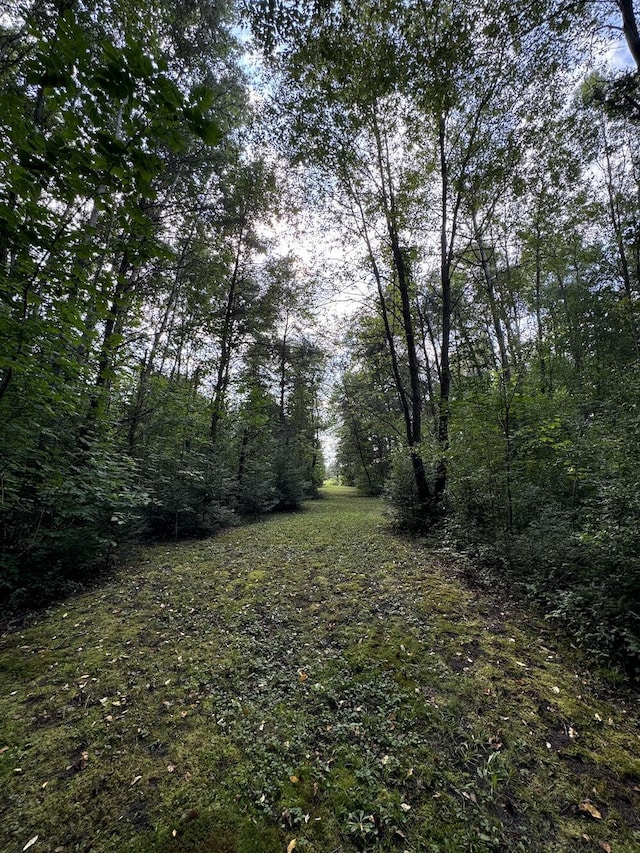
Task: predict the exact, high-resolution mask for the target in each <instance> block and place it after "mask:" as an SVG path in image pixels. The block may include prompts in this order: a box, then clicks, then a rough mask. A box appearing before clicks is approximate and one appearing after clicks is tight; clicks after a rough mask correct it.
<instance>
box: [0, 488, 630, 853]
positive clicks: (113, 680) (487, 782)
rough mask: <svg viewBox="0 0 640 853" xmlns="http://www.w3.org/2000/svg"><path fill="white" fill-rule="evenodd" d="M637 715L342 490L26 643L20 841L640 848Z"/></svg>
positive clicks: (3, 700) (234, 847)
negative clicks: (604, 695) (593, 813)
mask: <svg viewBox="0 0 640 853" xmlns="http://www.w3.org/2000/svg"><path fill="white" fill-rule="evenodd" d="M637 709H638V705H637V702H634V700H633V698H629V697H627V698H626V700H625V701H622V700H619V701H617V702H615V703H613V702H611V701H607V700H605V699H604V698H602V694H601V692H599V690H598V685H597V681H596V679H595V678H593V677H591V676H590V675H589V674H588V673H587V671H586V669H585V665H584V661H583V660H582V659H581V658H579V657H577V656H576V654H575V653H573V652H572V651H571V649H570V646H568V645H566V646H563V645H558V644H557V642H556V641H554V638H553V636H552V635H551V634H550V633H549V632H548V631H547V630H546V628H545V626H544V625H540V624H538V623H537V622H536V620H535V619H533V618H530V617H526V616H524V617H523V615H522V614H521V613H519V612H515V611H514V612H507V611H505V610H504V608H502V609H501V608H500V606H499V605H498V604H497V603H496V602H495V601H493V600H492V599H491V598H489V597H486V596H484V595H483V594H479V593H476V592H474V591H471V590H469V589H468V588H465V587H464V585H462V584H461V583H460V581H459V579H458V577H457V575H456V572H455V570H454V568H453V567H451V566H448V565H447V564H446V563H445V562H444V561H443V560H442V559H441V558H440V557H438V556H437V555H435V554H434V553H433V552H430V551H429V550H428V549H426V547H424V546H421V545H420V544H417V543H415V542H412V541H411V540H408V539H404V538H401V537H396V536H393V535H392V534H391V533H390V532H389V530H388V528H387V526H386V524H385V522H384V519H383V516H382V505H381V504H380V502H378V501H375V500H369V499H364V498H357V497H355V496H354V494H353V492H352V491H351V490H348V489H344V488H342V489H341V488H337V487H332V488H328V489H326V490H325V499H324V500H321V501H317V502H314V503H311V504H309V505H307V506H306V508H305V511H304V512H300V513H294V514H289V515H283V516H275V517H271V518H268V519H266V520H263V521H261V522H258V523H256V524H253V525H251V526H247V527H244V528H241V529H234V530H230V531H228V532H226V533H224V534H222V535H220V536H218V537H217V538H215V539H212V540H208V541H204V542H196V543H193V542H190V543H186V544H180V545H165V546H158V547H155V548H152V549H150V550H148V551H147V552H146V553H145V554H144V555H143V556H142V558H141V560H140V562H139V563H138V564H137V565H135V566H133V567H131V568H129V569H128V570H127V571H126V572H124V571H123V572H122V573H121V574H120V575H119V576H118V577H116V578H114V579H113V580H112V581H110V582H109V583H107V584H105V585H104V586H103V587H102V588H100V589H99V590H98V591H95V590H94V591H92V592H91V593H87V594H85V595H81V596H78V597H76V598H73V599H71V600H69V601H67V602H65V603H64V604H63V605H61V606H57V607H55V608H53V609H51V610H49V611H48V612H46V613H42V614H40V615H38V616H37V617H35V618H34V619H33V621H32V624H30V625H29V626H27V627H24V628H22V629H21V630H19V631H16V632H13V633H10V634H7V635H6V636H4V637H3V639H2V641H1V643H0V750H2V752H1V753H0V792H1V793H0V810H1V811H0V817H1V824H0V826H1V828H0V850H2V851H11V853H14V851H21V850H22V849H23V847H24V846H25V845H26V844H27V842H28V841H30V840H31V839H32V838H34V837H35V836H38V840H37V841H36V842H35V843H34V844H33V845H32V846H31V847H30V848H29V849H30V850H31V851H33V852H34V853H45V851H47V853H49V851H50V853H53V851H56V850H58V851H65V853H67V851H88V850H92V851H94V853H111V851H113V853H115V851H132V853H136V851H138V853H144V851H151V853H271V851H273V853H284V851H286V850H287V847H288V846H289V844H290V842H291V841H292V840H293V839H295V841H296V847H295V849H296V850H300V851H303V850H304V851H308V853H313V851H317V853H333V851H340V853H349V852H350V851H358V850H360V851H361V850H365V851H366V850H380V851H411V853H426V851H429V853H431V851H434V853H437V852H438V851H439V853H447V851H452V853H453V851H492V850H495V851H498V850H501V851H549V853H554V851H557V853H566V851H574V850H575V851H588V850H595V851H597V850H606V849H609V848H610V849H611V850H612V851H614V852H615V853H625V851H628V853H635V851H638V850H640V817H639V814H638V806H639V802H640V728H639V724H638V717H637ZM585 803H587V806H591V807H592V808H593V809H597V812H596V814H598V813H599V814H600V815H601V819H597V818H595V817H592V816H591V815H589V814H588V810H587V806H585V805H584V804H585ZM581 804H582V809H581V808H580V806H581ZM291 849H293V848H291Z"/></svg>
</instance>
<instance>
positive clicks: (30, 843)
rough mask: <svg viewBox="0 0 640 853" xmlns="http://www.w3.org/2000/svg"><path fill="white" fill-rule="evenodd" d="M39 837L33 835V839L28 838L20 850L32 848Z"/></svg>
mask: <svg viewBox="0 0 640 853" xmlns="http://www.w3.org/2000/svg"><path fill="white" fill-rule="evenodd" d="M39 837H40V836H39V835H34V836H33V838H30V839H29V840H28V841H27V843H26V844H25V845H24V847H23V848H22V849H23V850H28V849H29V848H30V847H33V845H34V844H35V843H36V841H37V840H38V838H39Z"/></svg>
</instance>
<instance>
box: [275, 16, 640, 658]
mask: <svg viewBox="0 0 640 853" xmlns="http://www.w3.org/2000/svg"><path fill="white" fill-rule="evenodd" d="M290 20H291V19H290ZM614 34H616V35H617V36H618V37H623V36H624V37H625V38H626V45H627V49H626V51H625V55H626V58H627V59H628V63H627V65H626V67H625V68H622V69H620V70H617V71H615V70H612V69H611V67H610V65H609V64H608V63H607V62H606V61H605V60H604V58H603V52H604V51H605V50H606V48H607V39H611V38H612V37H613V35H614ZM283 41H284V44H285V47H284V48H282V49H281V51H280V55H279V67H278V71H279V73H280V74H281V75H282V76H281V77H280V79H281V81H282V84H281V88H280V90H279V92H278V108H277V110H276V115H277V118H278V120H279V122H280V124H279V127H280V129H281V139H282V142H281V150H282V151H283V154H284V155H286V156H288V157H290V158H292V160H293V161H294V162H300V163H304V164H305V166H306V168H307V179H308V181H309V182H310V184H311V185H313V186H317V187H321V188H323V197H324V199H325V205H326V206H327V207H328V208H329V209H330V210H331V211H332V213H333V215H334V217H335V220H336V222H337V223H339V227H340V228H341V230H342V233H343V234H344V235H345V238H344V239H345V242H347V243H348V244H349V245H350V246H351V247H353V248H355V250H356V251H357V252H358V256H359V263H357V264H354V265H353V267H352V269H351V274H352V275H353V277H354V278H358V279H359V280H361V281H363V282H368V286H369V292H370V294H371V295H370V298H369V300H368V302H367V304H366V305H365V306H364V308H363V310H362V311H361V312H359V313H358V315H357V317H356V318H355V319H354V320H353V321H352V325H351V328H350V330H349V335H348V337H349V347H348V348H349V363H348V367H347V370H346V372H345V373H344V375H343V377H342V380H341V382H340V385H339V388H338V390H337V393H336V395H335V407H336V410H337V412H338V416H339V435H340V444H339V449H338V473H339V475H340V477H341V478H342V480H343V481H344V482H346V483H351V484H355V485H357V486H358V487H359V488H360V489H362V490H363V491H365V492H368V493H371V494H385V495H386V496H387V497H389V498H390V500H391V502H392V506H393V509H394V514H395V519H396V522H397V523H398V525H399V526H400V527H402V528H403V529H407V528H411V529H414V530H419V531H422V532H427V533H428V534H430V535H432V536H434V537H436V538H438V539H440V540H443V539H444V541H445V542H447V543H448V544H450V545H451V544H453V545H454V546H455V547H457V548H459V549H464V550H467V551H468V553H469V554H470V556H471V560H470V561H469V565H470V566H474V568H473V570H472V571H473V573H474V574H475V576H476V577H477V578H479V579H480V580H483V581H486V582H487V583H490V584H492V585H495V584H496V583H497V584H499V585H501V586H502V587H503V588H504V589H506V590H508V591H511V590H515V589H518V590H519V591H521V592H524V593H526V594H528V595H531V596H533V597H535V598H536V599H538V601H539V602H541V603H542V605H543V608H544V611H545V613H546V614H547V615H548V616H549V617H550V618H553V619H558V620H560V621H562V623H563V624H564V625H565V626H568V627H569V628H570V630H571V631H572V633H573V634H574V636H576V637H577V638H579V639H581V640H583V641H584V642H585V643H586V644H587V645H588V646H589V647H590V648H591V649H592V650H595V651H596V652H598V653H599V654H602V655H603V657H604V658H608V657H609V656H610V655H612V654H613V655H614V656H615V655H620V656H621V657H623V658H625V659H626V660H627V661H634V660H636V661H637V659H638V656H639V654H640V609H639V605H640V563H639V562H638V556H637V555H638V544H639V543H638V530H639V529H640V528H639V521H640V503H639V500H638V494H639V488H638V487H639V484H640V455H639V454H638V435H640V429H639V428H640V409H639V403H640V397H639V392H640V383H639V378H640V375H639V360H638V355H639V346H640V337H639V333H640V314H639V310H640V308H639V298H640V294H639V288H640V207H639V199H640V145H639V143H640V137H639V133H638V131H639V125H640V109H639V107H640V98H639V95H640V72H639V70H638V69H639V67H640V54H639V52H638V44H639V43H640V42H639V40H638V26H637V22H636V19H635V16H634V10H633V4H632V3H622V2H621V3H617V4H610V5H609V6H606V5H602V4H593V3H579V4H572V5H571V6H570V7H567V5H566V4H563V3H558V2H555V0H540V2H535V3H530V4H527V5H526V6H518V5H517V4H515V5H514V4H512V3H507V2H505V3H503V2H500V0H499V1H498V2H491V3H487V2H484V0H477V2H476V0H472V2H468V3H464V4H456V3H446V2H439V0H434V1H433V2H426V0H416V2H410V3H398V2H396V0H378V2H373V0H371V1H370V2H364V3H358V4H340V3H329V4H326V3H325V4H319V5H318V7H317V9H316V13H315V14H310V15H307V16H303V17H302V18H300V17H298V18H296V19H295V20H294V22H293V24H292V32H289V31H287V32H286V33H285V34H284V35H283ZM624 44H625V43H624V41H622V42H620V43H619V47H621V46H624Z"/></svg>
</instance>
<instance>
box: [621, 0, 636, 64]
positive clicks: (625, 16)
mask: <svg viewBox="0 0 640 853" xmlns="http://www.w3.org/2000/svg"><path fill="white" fill-rule="evenodd" d="M617 3H618V8H619V9H620V13H621V14H622V31H623V32H624V37H625V38H626V40H627V45H628V46H629V51H630V53H631V56H632V57H633V59H634V61H635V63H636V67H637V69H638V71H639V72H640V33H639V32H638V22H637V21H636V16H635V12H634V9H633V0H617Z"/></svg>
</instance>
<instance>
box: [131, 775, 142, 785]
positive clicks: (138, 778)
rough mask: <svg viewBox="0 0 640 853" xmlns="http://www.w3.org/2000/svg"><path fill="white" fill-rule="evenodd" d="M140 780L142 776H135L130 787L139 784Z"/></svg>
mask: <svg viewBox="0 0 640 853" xmlns="http://www.w3.org/2000/svg"><path fill="white" fill-rule="evenodd" d="M141 779H142V776H135V777H134V779H133V782H132V783H131V787H133V786H134V785H135V784H136V782H139V781H140V780H141Z"/></svg>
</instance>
